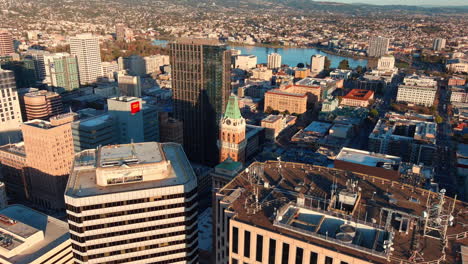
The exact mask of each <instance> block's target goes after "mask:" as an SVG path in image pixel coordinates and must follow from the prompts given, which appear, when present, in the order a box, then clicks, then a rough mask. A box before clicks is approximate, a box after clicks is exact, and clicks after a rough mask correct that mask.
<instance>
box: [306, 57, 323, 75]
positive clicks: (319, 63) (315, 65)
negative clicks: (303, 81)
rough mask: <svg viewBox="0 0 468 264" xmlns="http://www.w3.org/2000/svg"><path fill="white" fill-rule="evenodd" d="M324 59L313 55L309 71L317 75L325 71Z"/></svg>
mask: <svg viewBox="0 0 468 264" xmlns="http://www.w3.org/2000/svg"><path fill="white" fill-rule="evenodd" d="M325 58H326V56H323V55H314V56H312V57H311V58H310V71H311V73H312V74H319V73H321V72H322V71H323V70H324V69H325Z"/></svg>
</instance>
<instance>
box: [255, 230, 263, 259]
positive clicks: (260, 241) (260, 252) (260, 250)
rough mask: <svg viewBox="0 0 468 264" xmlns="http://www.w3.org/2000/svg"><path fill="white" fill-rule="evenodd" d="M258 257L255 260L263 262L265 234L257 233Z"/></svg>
mask: <svg viewBox="0 0 468 264" xmlns="http://www.w3.org/2000/svg"><path fill="white" fill-rule="evenodd" d="M256 254H257V255H256V257H255V260H256V261H258V262H262V259H263V236H262V235H257V249H256Z"/></svg>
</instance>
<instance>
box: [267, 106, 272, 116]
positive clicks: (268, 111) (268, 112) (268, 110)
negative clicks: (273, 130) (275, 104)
mask: <svg viewBox="0 0 468 264" xmlns="http://www.w3.org/2000/svg"><path fill="white" fill-rule="evenodd" d="M271 113H273V108H271V106H267V108H266V110H265V114H271Z"/></svg>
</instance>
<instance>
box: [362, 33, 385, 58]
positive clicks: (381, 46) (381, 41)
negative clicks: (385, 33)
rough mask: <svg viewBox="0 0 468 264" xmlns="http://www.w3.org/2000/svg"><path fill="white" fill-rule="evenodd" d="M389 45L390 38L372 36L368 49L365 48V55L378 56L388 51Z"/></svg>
mask: <svg viewBox="0 0 468 264" xmlns="http://www.w3.org/2000/svg"><path fill="white" fill-rule="evenodd" d="M389 45H390V39H388V38H383V37H372V38H371V39H370V41H369V49H368V50H367V56H369V57H380V56H383V55H385V54H387V52H388V46H389Z"/></svg>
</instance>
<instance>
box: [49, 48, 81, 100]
mask: <svg viewBox="0 0 468 264" xmlns="http://www.w3.org/2000/svg"><path fill="white" fill-rule="evenodd" d="M44 66H45V80H44V83H45V84H47V85H48V86H51V87H53V88H54V90H55V91H57V92H59V93H61V92H65V91H72V90H74V89H77V88H80V80H79V75H78V62H77V60H76V57H75V56H71V55H70V54H68V53H55V54H50V55H45V56H44Z"/></svg>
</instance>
